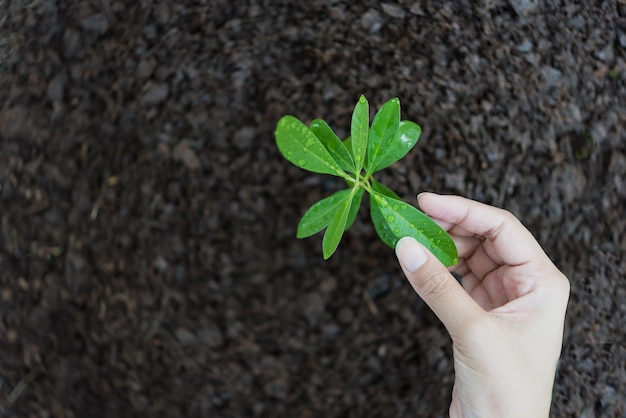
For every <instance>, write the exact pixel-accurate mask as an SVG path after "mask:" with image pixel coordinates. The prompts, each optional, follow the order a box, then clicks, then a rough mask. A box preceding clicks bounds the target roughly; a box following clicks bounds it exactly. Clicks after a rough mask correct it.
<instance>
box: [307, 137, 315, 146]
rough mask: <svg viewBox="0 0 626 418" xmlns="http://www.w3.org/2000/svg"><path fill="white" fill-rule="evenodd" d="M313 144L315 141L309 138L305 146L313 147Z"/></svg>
mask: <svg viewBox="0 0 626 418" xmlns="http://www.w3.org/2000/svg"><path fill="white" fill-rule="evenodd" d="M314 142H315V140H314V139H313V138H309V139H307V141H306V144H307V146H309V147H310V146H311V145H313V143H314Z"/></svg>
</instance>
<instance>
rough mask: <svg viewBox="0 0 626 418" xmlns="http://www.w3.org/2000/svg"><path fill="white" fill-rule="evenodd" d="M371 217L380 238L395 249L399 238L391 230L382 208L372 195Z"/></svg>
mask: <svg viewBox="0 0 626 418" xmlns="http://www.w3.org/2000/svg"><path fill="white" fill-rule="evenodd" d="M370 217H371V218H372V224H373V225H374V229H375V230H376V233H377V234H378V237H379V238H380V239H381V241H382V242H384V243H385V244H387V245H388V246H390V247H391V248H395V246H396V243H397V242H398V238H397V237H396V236H395V235H394V234H393V232H392V231H391V228H389V224H387V220H386V219H385V216H384V215H383V214H382V212H381V211H380V207H379V206H378V203H377V202H376V199H375V198H374V195H371V194H370Z"/></svg>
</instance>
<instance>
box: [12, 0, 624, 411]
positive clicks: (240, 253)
mask: <svg viewBox="0 0 626 418" xmlns="http://www.w3.org/2000/svg"><path fill="white" fill-rule="evenodd" d="M625 46H626V4H625V3H624V2H622V1H615V0H614V1H588V2H587V1H585V2H566V1H552V0H548V1H545V2H539V1H531V0H525V1H519V2H518V1H513V0H511V1H510V2H507V1H503V0H483V1H476V2H474V1H470V0H458V1H426V2H410V1H399V2H397V3H379V2H374V1H362V2H358V4H356V3H355V4H352V2H341V1H335V0H325V1H322V0H311V1H307V2H287V1H278V0H276V1H239V0H228V1H223V0H208V1H206V0H194V1H192V0H183V1H179V2H169V1H158V0H141V1H138V2H123V1H116V0H97V1H96V0H92V1H80V2H79V1H53V0H29V1H26V0H24V1H10V0H0V217H1V235H0V247H1V250H0V315H1V316H0V415H1V416H16V417H177V416H189V417H195V416H212V417H215V416H220V417H236V416H267V417H276V416H294V417H295V416H302V417H314V416H315V417H319V416H328V417H339V416H356V417H363V416H400V417H405V416H407V417H408V416H423V417H436V416H444V415H446V414H447V408H448V405H449V398H450V392H451V384H452V380H453V370H452V363H451V345H450V340H449V338H448V336H447V334H446V332H445V330H444V329H443V328H442V326H441V325H440V324H439V322H438V320H437V319H436V317H434V315H433V314H432V313H431V312H430V310H429V309H428V308H427V307H426V306H425V305H424V303H423V302H421V301H420V300H419V298H418V297H417V296H416V295H415V294H414V293H413V291H412V290H411V288H410V286H409V285H408V283H407V282H406V281H405V279H404V278H403V276H402V274H401V271H400V269H399V268H398V265H397V262H396V259H395V256H394V254H393V251H392V250H391V249H390V248H387V247H385V246H384V244H382V243H381V242H380V241H379V240H378V239H377V237H376V235H375V232H374V230H373V228H372V227H371V225H370V222H369V219H368V213H367V210H366V208H362V211H361V212H360V215H359V217H358V219H357V222H356V224H355V226H354V227H353V228H352V229H351V230H350V231H349V232H348V233H347V235H346V236H344V239H343V241H342V243H341V244H340V247H339V250H338V252H337V253H336V254H335V255H334V256H333V257H332V258H331V259H330V260H329V261H328V262H324V261H323V260H322V255H321V244H320V243H321V236H315V237H314V238H310V239H307V240H297V239H295V228H296V225H297V222H298V220H299V218H300V216H301V215H302V214H303V213H304V211H305V210H306V209H307V208H308V206H309V205H311V204H312V203H313V202H315V201H316V200H318V199H320V198H322V197H324V196H327V195H328V194H330V193H331V192H332V191H334V190H336V189H338V188H339V187H341V186H342V185H341V182H340V181H336V180H334V179H331V178H330V177H328V176H322V175H317V174H312V173H308V172H305V171H302V170H300V169H297V168H296V167H293V166H291V165H290V164H289V163H288V162H287V161H286V160H284V159H283V158H282V157H281V156H280V154H279V153H278V151H277V149H276V146H275V144H274V138H273V130H274V127H275V124H276V122H277V120H278V119H279V117H280V116H282V115H283V114H293V115H296V116H297V117H299V118H300V119H302V120H304V121H306V122H308V121H310V120H311V119H313V118H315V117H322V118H324V119H326V120H328V121H329V123H330V124H331V126H333V127H335V128H336V130H337V131H338V132H339V133H342V134H346V133H347V131H348V129H349V123H350V113H351V110H352V107H353V105H354V103H356V101H357V100H358V97H359V95H360V94H362V93H363V94H365V95H366V96H367V97H368V98H369V100H370V104H371V107H372V108H374V109H375V108H377V107H378V106H379V105H380V104H382V103H383V102H384V101H386V100H388V99H389V98H391V97H394V96H398V97H399V98H400V100H401V102H402V109H403V118H405V119H410V120H414V121H416V122H418V123H419V124H420V125H421V126H422V128H423V135H422V139H421V140H420V142H419V143H418V145H417V146H416V148H415V149H414V150H413V151H412V152H411V153H410V154H409V155H408V156H407V157H406V158H405V159H403V160H402V161H401V162H399V163H397V164H395V165H393V166H392V167H391V168H389V169H387V170H385V171H384V172H383V173H381V175H380V176H379V177H378V178H379V180H381V181H383V182H384V183H386V184H387V185H389V186H390V187H392V188H393V189H394V190H396V191H397V192H398V193H399V194H400V195H401V196H402V197H403V198H404V199H406V200H407V201H410V202H413V203H415V201H414V196H415V195H416V194H417V193H418V192H420V191H423V190H430V191H436V192H439V193H454V194H460V195H464V196H468V197H470V198H473V199H478V200H481V201H483V202H486V203H489V204H493V205H497V206H500V207H504V208H506V209H508V210H510V211H512V212H513V213H515V214H516V215H518V216H519V217H520V218H521V219H523V221H524V223H525V224H526V225H527V226H528V227H529V228H530V229H531V231H532V232H533V233H534V234H535V235H536V237H537V238H538V240H539V241H540V242H541V244H542V245H543V246H544V248H545V250H546V252H547V253H548V254H549V255H550V257H551V258H552V259H553V260H554V261H555V263H557V265H558V266H559V267H560V268H561V269H562V270H563V271H564V272H565V273H566V274H567V275H568V276H569V278H570V280H571V283H572V297H571V303H570V307H569V312H568V321H567V325H568V326H567V331H566V337H565V341H564V348H563V356H562V360H561V363H560V365H559V369H558V376H557V379H556V386H555V390H554V403H553V411H552V412H553V416H555V417H626V406H625V402H624V394H625V393H626V370H625V368H626V339H625V329H624V321H625V318H626V302H625V300H626V284H625V278H626V264H625V262H624V258H625V255H626V251H625V250H626V234H625V233H624V231H626V220H625V216H624V215H625V214H626V204H625V201H626V141H625V138H626V133H625V132H624V126H625V125H626V107H625V104H626V84H625V82H626V61H625V58H626V53H625Z"/></svg>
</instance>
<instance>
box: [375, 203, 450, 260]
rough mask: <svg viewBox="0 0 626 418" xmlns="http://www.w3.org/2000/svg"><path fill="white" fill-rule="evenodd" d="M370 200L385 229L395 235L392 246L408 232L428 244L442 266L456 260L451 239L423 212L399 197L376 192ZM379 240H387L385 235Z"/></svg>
mask: <svg viewBox="0 0 626 418" xmlns="http://www.w3.org/2000/svg"><path fill="white" fill-rule="evenodd" d="M370 203H373V204H374V206H377V208H378V210H379V211H380V215H382V218H383V220H384V222H386V223H387V227H388V230H389V231H390V232H391V233H392V234H393V235H394V237H395V238H394V239H392V240H390V241H391V244H392V245H391V246H392V247H395V245H396V244H397V242H398V240H399V239H400V238H402V237H406V236H411V237H413V238H415V239H416V240H417V241H418V242H420V243H421V244H422V245H424V246H425V247H426V248H428V249H429V250H430V252H432V253H433V254H434V255H435V257H437V258H438V259H439V261H441V262H442V263H443V264H444V265H445V266H452V265H454V264H456V263H457V262H458V254H457V249H456V246H455V245H454V241H452V238H450V236H449V235H448V234H447V233H446V231H444V230H443V229H442V228H441V227H440V226H439V225H437V223H435V221H433V220H432V219H430V218H429V217H428V216H426V214H424V213H423V212H421V211H419V210H418V209H416V208H414V207H413V206H411V205H408V204H406V203H404V202H403V201H401V200H398V199H394V198H392V197H388V196H384V195H382V194H380V193H376V192H374V196H373V198H372V199H370ZM372 220H373V219H372ZM374 226H376V224H374ZM379 235H380V234H379ZM382 238H383V237H382V236H381V239H382ZM383 241H385V242H387V241H386V240H385V239H383ZM387 244H390V243H389V242H387Z"/></svg>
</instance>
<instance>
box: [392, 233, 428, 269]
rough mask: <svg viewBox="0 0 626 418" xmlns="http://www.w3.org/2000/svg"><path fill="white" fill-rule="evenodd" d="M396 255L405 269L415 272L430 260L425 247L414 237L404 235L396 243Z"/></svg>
mask: <svg viewBox="0 0 626 418" xmlns="http://www.w3.org/2000/svg"><path fill="white" fill-rule="evenodd" d="M396 256H397V257H398V261H399V262H400V264H401V265H402V267H403V268H404V270H406V271H408V272H409V273H414V272H415V271H416V270H417V269H418V268H420V267H422V266H423V265H424V264H425V263H426V260H428V256H427V255H426V253H425V252H424V249H423V248H422V247H421V246H420V245H419V244H418V243H417V241H415V238H413V237H404V238H401V239H400V241H398V243H397V244H396Z"/></svg>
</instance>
